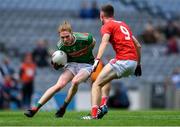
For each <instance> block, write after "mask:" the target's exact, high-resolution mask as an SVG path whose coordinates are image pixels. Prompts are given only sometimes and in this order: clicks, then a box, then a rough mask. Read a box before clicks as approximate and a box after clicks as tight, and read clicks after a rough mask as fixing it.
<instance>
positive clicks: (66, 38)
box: [59, 31, 73, 45]
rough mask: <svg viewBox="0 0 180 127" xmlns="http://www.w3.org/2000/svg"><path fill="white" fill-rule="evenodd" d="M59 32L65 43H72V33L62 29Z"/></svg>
mask: <svg viewBox="0 0 180 127" xmlns="http://www.w3.org/2000/svg"><path fill="white" fill-rule="evenodd" d="M59 34H60V38H61V40H62V41H63V43H64V44H65V45H70V44H72V43H73V35H72V34H71V33H70V32H69V31H62V32H60V33H59Z"/></svg>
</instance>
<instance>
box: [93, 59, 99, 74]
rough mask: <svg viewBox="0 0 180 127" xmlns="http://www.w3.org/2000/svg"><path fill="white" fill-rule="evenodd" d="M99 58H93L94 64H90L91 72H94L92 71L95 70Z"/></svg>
mask: <svg viewBox="0 0 180 127" xmlns="http://www.w3.org/2000/svg"><path fill="white" fill-rule="evenodd" d="M99 60H100V59H98V58H96V59H95V60H94V64H93V66H92V72H94V71H95V70H96V68H97V66H98V63H99Z"/></svg>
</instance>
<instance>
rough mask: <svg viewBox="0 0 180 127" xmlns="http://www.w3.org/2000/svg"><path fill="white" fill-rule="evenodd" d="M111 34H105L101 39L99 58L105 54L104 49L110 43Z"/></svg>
mask: <svg viewBox="0 0 180 127" xmlns="http://www.w3.org/2000/svg"><path fill="white" fill-rule="evenodd" d="M109 39H110V35H109V34H104V35H103V37H102V40H101V44H100V46H99V50H98V54H97V57H96V58H97V59H101V57H102V56H103V54H104V51H105V49H106V47H107V45H108V43H109Z"/></svg>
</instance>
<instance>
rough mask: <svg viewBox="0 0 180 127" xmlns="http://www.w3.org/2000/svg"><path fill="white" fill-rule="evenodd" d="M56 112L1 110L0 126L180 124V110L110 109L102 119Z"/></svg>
mask: <svg viewBox="0 0 180 127" xmlns="http://www.w3.org/2000/svg"><path fill="white" fill-rule="evenodd" d="M54 113H55V112H39V113H38V114H36V116H35V117H33V118H27V117H25V116H24V115H23V112H22V111H0V126H27V125H28V126H42V125H43V126H180V111H163V110H162V111H161V110H158V111H120V110H110V111H109V113H108V115H106V116H105V117H104V118H103V119H101V120H81V119H80V118H81V117H82V116H84V115H87V114H88V112H77V111H67V112H66V114H65V116H64V118H55V117H54Z"/></svg>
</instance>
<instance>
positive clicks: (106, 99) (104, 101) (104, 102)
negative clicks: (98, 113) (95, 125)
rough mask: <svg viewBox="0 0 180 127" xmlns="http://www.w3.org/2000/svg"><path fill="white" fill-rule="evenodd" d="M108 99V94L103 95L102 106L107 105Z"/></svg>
mask: <svg viewBox="0 0 180 127" xmlns="http://www.w3.org/2000/svg"><path fill="white" fill-rule="evenodd" d="M107 101H108V96H102V99H101V105H100V106H103V105H107Z"/></svg>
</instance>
